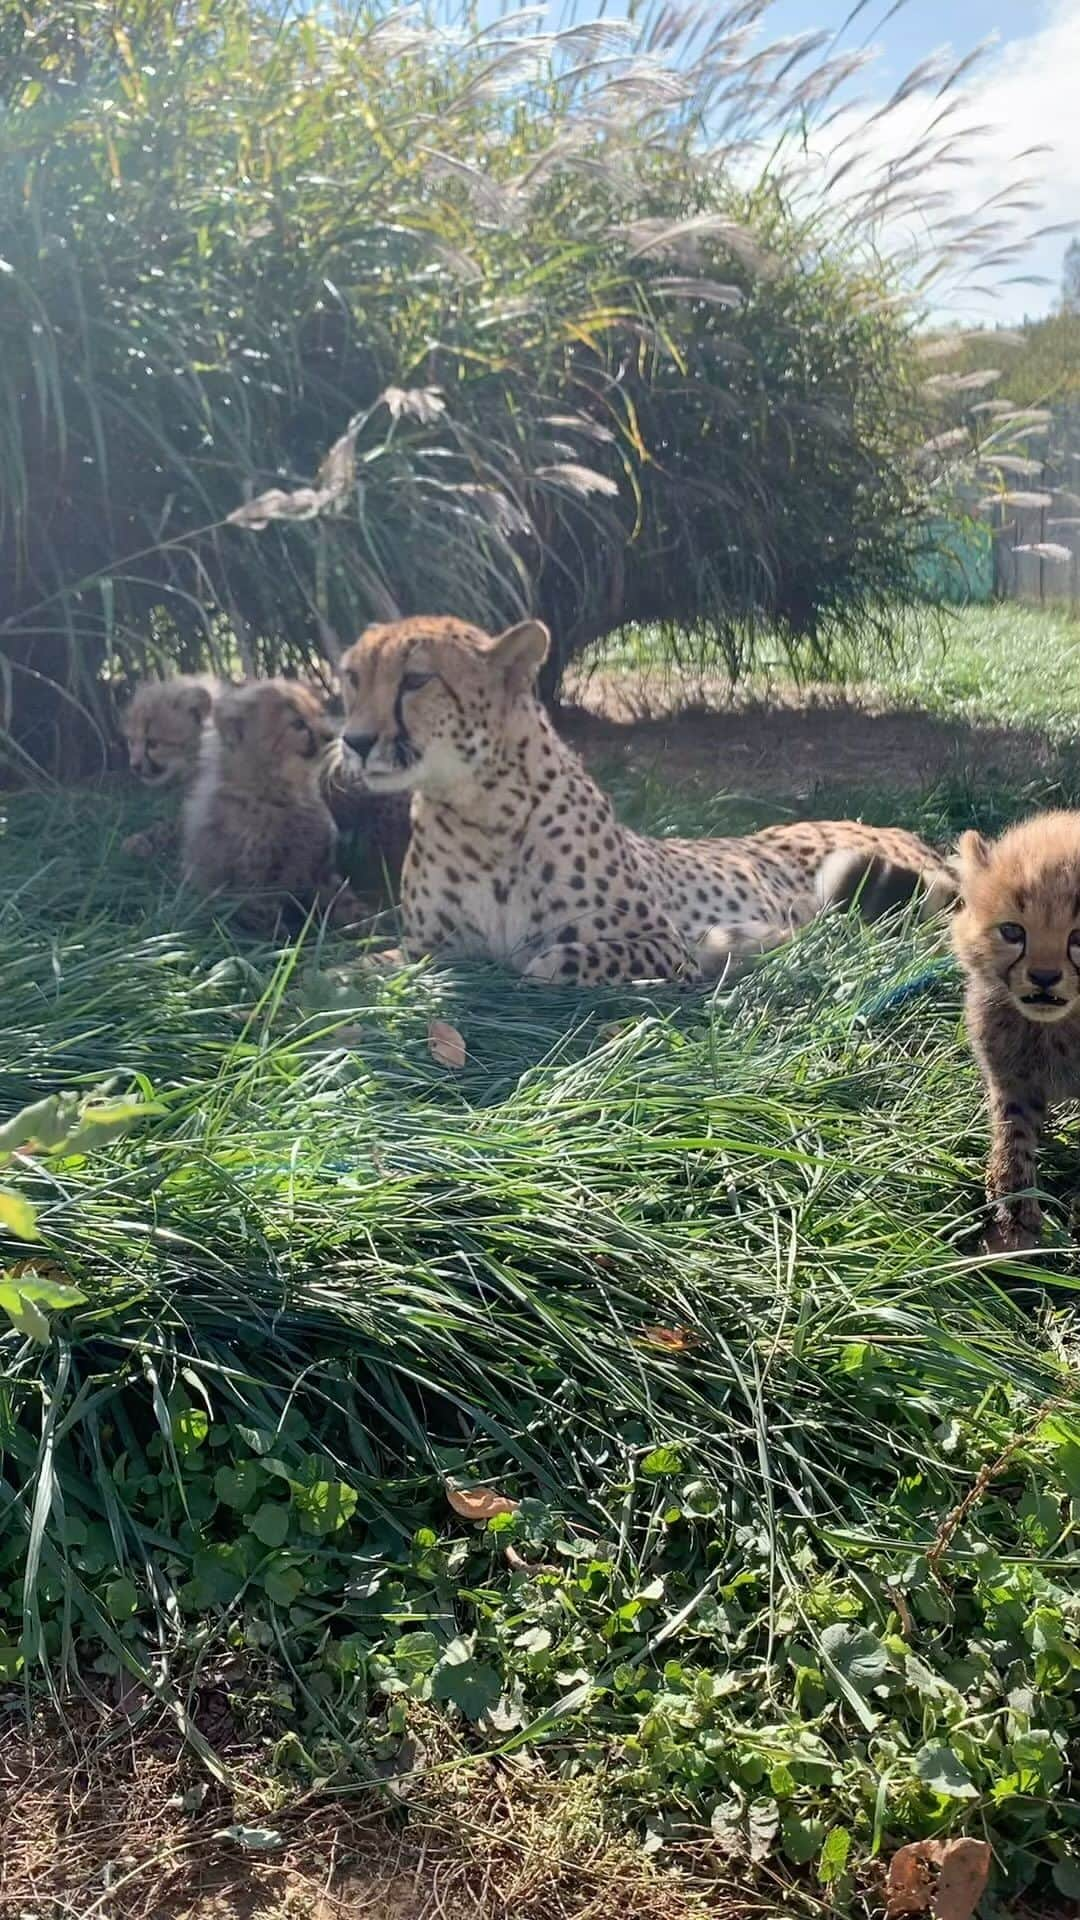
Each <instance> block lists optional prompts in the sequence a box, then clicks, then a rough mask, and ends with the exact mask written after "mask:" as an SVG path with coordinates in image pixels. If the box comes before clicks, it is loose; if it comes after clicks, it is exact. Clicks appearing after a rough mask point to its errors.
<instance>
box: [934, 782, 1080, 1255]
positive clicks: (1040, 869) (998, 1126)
mask: <svg viewBox="0 0 1080 1920" xmlns="http://www.w3.org/2000/svg"><path fill="white" fill-rule="evenodd" d="M959 860H960V890H961V895H962V897H963V902H964V905H963V910H962V912H961V913H960V914H959V915H958V916H957V920H956V924H955V927H954V930H953V941H954V944H955V947H956V953H957V957H958V959H959V961H960V964H961V966H962V967H963V969H964V972H965V974H966V975H967V1026H968V1035H969V1037H970V1040H971V1045H972V1049H973V1051H974V1054H975V1058H976V1060H977V1061H978V1064H979V1068H980V1071H981V1073H982V1076H983V1079H984V1081H985V1082H986V1091H987V1096H988V1100H989V1105H990V1133H991V1144H990V1158H989V1162H988V1164H987V1169H986V1191H987V1198H988V1200H989V1202H990V1208H991V1228H990V1233H989V1236H988V1240H987V1244H988V1246H989V1248H990V1249H991V1251H1011V1250H1016V1249H1019V1248H1023V1247H1032V1246H1034V1245H1035V1244H1036V1242H1037V1240H1038V1238H1039V1232H1040V1229H1041V1226H1042V1212H1041V1209H1040V1207H1039V1203H1038V1201H1037V1200H1036V1199H1035V1197H1034V1195H1033V1193H1032V1192H1031V1189H1032V1188H1033V1187H1034V1185H1035V1172H1036V1150H1037V1146H1038V1140H1039V1135H1040V1133H1041V1132H1042V1129H1043V1127H1044V1125H1045V1122H1046V1112H1047V1107H1048V1105H1049V1104H1051V1103H1052V1102H1054V1101H1058V1100H1075V1099H1076V1098H1077V1097H1078V1096H1080V813H1044V814H1040V815H1037V816H1036V818H1035V819H1034V820H1025V821H1024V822H1023V823H1022V824H1021V825H1020V826H1017V827H1012V828H1010V830H1009V832H1008V833H1006V834H1003V836H1002V838H1001V839H1000V840H998V841H997V842H996V843H991V842H989V841H986V840H984V839H983V838H982V836H981V835H980V834H977V833H965V834H964V836H963V838H962V839H961V841H960V847H959Z"/></svg>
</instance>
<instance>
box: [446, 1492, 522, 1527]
mask: <svg viewBox="0 0 1080 1920" xmlns="http://www.w3.org/2000/svg"><path fill="white" fill-rule="evenodd" d="M446 1497H447V1499H448V1500H449V1502H450V1505H451V1506H452V1507H453V1509H454V1512H455V1513H458V1514H460V1515H461V1518H462V1519H463V1520H493V1519H494V1518H495V1515H496V1514H497V1513H516V1512H517V1510H518V1507H519V1506H520V1505H521V1502H520V1500H511V1499H510V1498H509V1497H508V1495H507V1494H505V1493H496V1492H495V1491H494V1489H493V1488H491V1487H450V1486H448V1487H447V1489H446Z"/></svg>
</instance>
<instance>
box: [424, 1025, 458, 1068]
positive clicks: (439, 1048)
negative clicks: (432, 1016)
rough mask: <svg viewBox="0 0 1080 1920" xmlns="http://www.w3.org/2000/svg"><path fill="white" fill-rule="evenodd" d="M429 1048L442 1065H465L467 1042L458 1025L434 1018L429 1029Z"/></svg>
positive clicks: (434, 1058)
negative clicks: (451, 1024)
mask: <svg viewBox="0 0 1080 1920" xmlns="http://www.w3.org/2000/svg"><path fill="white" fill-rule="evenodd" d="M427 1043H428V1049H429V1051H430V1053H431V1057H432V1059H433V1060H437V1061H438V1063H439V1065H440V1067H463V1066H464V1065H465V1042H464V1040H463V1039H462V1037H461V1035H460V1033H459V1032H458V1030H457V1028H456V1027H452V1026H450V1025H449V1024H448V1022H447V1021H445V1020H433V1021H432V1023H431V1025H430V1027H429V1028H428V1030H427Z"/></svg>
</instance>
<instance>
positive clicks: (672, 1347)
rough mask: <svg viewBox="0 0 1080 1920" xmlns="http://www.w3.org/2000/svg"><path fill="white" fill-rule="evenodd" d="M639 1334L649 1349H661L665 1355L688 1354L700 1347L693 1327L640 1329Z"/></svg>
mask: <svg viewBox="0 0 1080 1920" xmlns="http://www.w3.org/2000/svg"><path fill="white" fill-rule="evenodd" d="M641 1333H642V1338H643V1339H644V1340H647V1341H648V1343H649V1345H650V1347H661V1348H662V1349H663V1351H664V1352H665V1353H689V1352H690V1350H691V1349H692V1348H693V1347H699V1346H700V1345H701V1339H700V1336H699V1335H698V1334H696V1333H695V1332H694V1329H693V1327H642V1329H641Z"/></svg>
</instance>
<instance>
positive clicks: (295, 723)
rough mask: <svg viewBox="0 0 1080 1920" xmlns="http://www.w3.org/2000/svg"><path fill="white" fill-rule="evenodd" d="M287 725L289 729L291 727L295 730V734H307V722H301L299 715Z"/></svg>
mask: <svg viewBox="0 0 1080 1920" xmlns="http://www.w3.org/2000/svg"><path fill="white" fill-rule="evenodd" d="M289 725H290V727H293V728H295V730H296V732H297V733H306V732H307V730H308V724H307V721H306V720H301V718H300V715H299V714H297V715H296V717H295V718H294V719H292V720H290V721H289Z"/></svg>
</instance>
